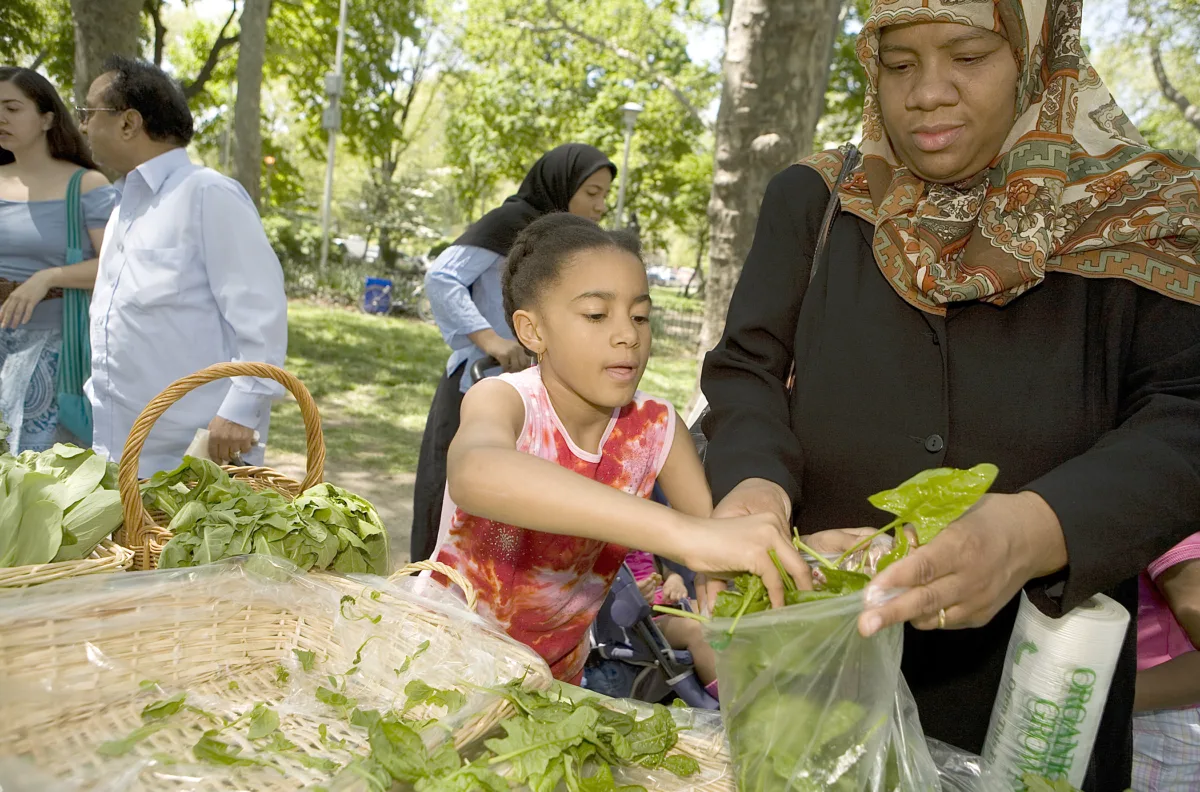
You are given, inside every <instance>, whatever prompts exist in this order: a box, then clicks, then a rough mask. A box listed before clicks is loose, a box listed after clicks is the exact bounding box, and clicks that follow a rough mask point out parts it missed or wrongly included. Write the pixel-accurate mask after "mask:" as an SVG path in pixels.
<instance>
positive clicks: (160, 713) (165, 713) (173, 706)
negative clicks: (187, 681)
mask: <svg viewBox="0 0 1200 792" xmlns="http://www.w3.org/2000/svg"><path fill="white" fill-rule="evenodd" d="M186 700H187V693H186V692H184V693H176V694H175V695H174V696H171V697H170V698H169V699H165V700H163V701H155V702H153V703H151V704H147V705H146V706H145V707H143V708H142V720H144V721H155V720H162V719H163V718H169V717H171V716H172V715H174V714H175V713H176V712H179V710H180V709H182V708H183V704H184V702H185V701H186Z"/></svg>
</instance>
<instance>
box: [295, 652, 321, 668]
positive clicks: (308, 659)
mask: <svg viewBox="0 0 1200 792" xmlns="http://www.w3.org/2000/svg"><path fill="white" fill-rule="evenodd" d="M292 653H293V654H295V655H296V659H297V660H299V661H300V667H301V668H302V669H304V670H305V671H306V672H307V671H312V670H313V664H314V663H315V662H316V659H317V655H316V653H315V652H310V651H308V650H307V649H293V650H292Z"/></svg>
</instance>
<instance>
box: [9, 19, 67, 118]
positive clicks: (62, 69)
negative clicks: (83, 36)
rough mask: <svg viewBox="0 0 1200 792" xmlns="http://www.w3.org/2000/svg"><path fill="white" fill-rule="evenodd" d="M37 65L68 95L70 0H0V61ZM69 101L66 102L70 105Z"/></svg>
mask: <svg viewBox="0 0 1200 792" xmlns="http://www.w3.org/2000/svg"><path fill="white" fill-rule="evenodd" d="M35 63H36V64H38V67H39V68H40V69H41V70H42V71H43V72H45V73H46V74H47V76H49V77H50V79H51V80H52V81H53V82H54V83H55V86H56V87H57V88H58V90H59V92H60V93H62V95H63V96H64V97H69V96H70V93H71V87H72V84H73V76H74V68H75V31H74V28H73V27H72V25H71V5H70V3H69V0H4V2H2V3H0V64H4V65H6V66H7V65H12V66H33V65H34V64H35ZM73 104H74V102H73V101H68V102H67V106H68V107H69V106H71V105H73Z"/></svg>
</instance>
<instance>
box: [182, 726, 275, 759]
mask: <svg viewBox="0 0 1200 792" xmlns="http://www.w3.org/2000/svg"><path fill="white" fill-rule="evenodd" d="M218 733H219V732H216V731H212V730H210V731H206V732H205V733H204V735H203V736H201V737H200V739H199V740H197V741H196V744H195V745H194V746H192V753H193V754H194V755H195V756H196V758H197V759H199V760H200V761H202V762H208V763H209V764H219V765H225V766H226V767H251V766H255V765H260V766H261V765H266V764H267V763H266V762H264V761H262V760H261V759H253V758H250V757H246V756H239V754H240V753H241V752H242V747H241V746H240V745H233V744H231V743H227V742H224V741H223V740H218V739H217V734H218Z"/></svg>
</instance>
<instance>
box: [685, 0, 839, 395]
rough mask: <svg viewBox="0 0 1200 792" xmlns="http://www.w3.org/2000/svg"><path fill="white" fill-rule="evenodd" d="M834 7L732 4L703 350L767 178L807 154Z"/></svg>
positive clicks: (825, 1) (820, 102) (721, 315)
mask: <svg viewBox="0 0 1200 792" xmlns="http://www.w3.org/2000/svg"><path fill="white" fill-rule="evenodd" d="M840 9H841V0H732V7H731V9H730V14H729V22H728V26H727V28H726V32H725V60H724V85H723V87H722V90H721V107H720V110H719V111H718V113H717V130H716V160H715V163H714V167H713V190H712V198H711V200H710V201H709V205H708V217H709V223H710V233H709V256H708V264H709V270H708V277H707V279H706V282H705V299H704V326H703V329H702V330H701V333H700V349H701V354H703V353H704V352H705V351H707V350H709V349H712V348H713V347H714V346H715V345H716V343H717V341H718V340H720V337H721V332H722V330H723V328H724V325H725V313H726V311H727V309H728V308H729V299H730V297H731V296H732V294H733V287H734V285H735V284H736V283H737V279H738V275H739V274H740V272H741V269H742V263H743V262H744V261H745V259H746V255H747V253H749V251H750V243H751V241H752V240H753V238H754V226H755V223H756V222H757V220H758V209H759V204H760V203H761V202H762V197H763V191H764V190H765V189H766V186H767V182H768V181H770V179H771V177H772V176H773V175H775V174H776V173H777V172H779V171H780V170H782V169H784V168H785V167H787V166H788V165H791V164H793V163H794V162H796V161H797V160H798V159H800V158H801V157H803V156H805V155H806V154H808V153H810V152H811V151H812V145H813V134H814V133H815V131H816V127H817V121H818V119H819V118H820V116H821V110H822V108H823V107H824V104H825V101H824V98H825V87H826V85H827V83H828V81H829V61H830V58H831V57H832V55H833V42H834V39H835V37H836V30H837V23H838V13H839V11H840ZM698 390H699V388H697V394H695V395H694V396H693V401H694V400H695V396H696V395H698Z"/></svg>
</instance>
